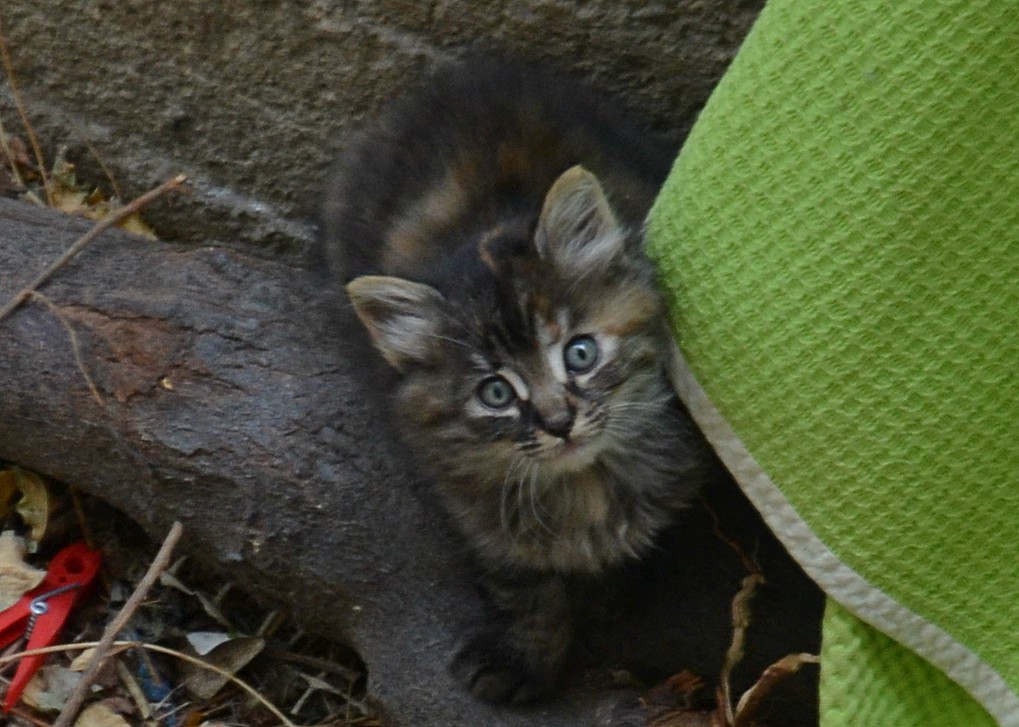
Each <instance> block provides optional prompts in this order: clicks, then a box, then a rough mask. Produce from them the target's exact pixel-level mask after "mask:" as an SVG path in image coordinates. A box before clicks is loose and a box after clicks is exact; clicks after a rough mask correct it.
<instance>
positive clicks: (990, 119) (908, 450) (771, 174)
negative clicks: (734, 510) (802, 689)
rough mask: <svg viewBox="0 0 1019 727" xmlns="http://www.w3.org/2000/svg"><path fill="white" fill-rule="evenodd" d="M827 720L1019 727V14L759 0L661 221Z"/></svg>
mask: <svg viewBox="0 0 1019 727" xmlns="http://www.w3.org/2000/svg"><path fill="white" fill-rule="evenodd" d="M650 236H651V237H650V245H651V251H652V254H653V255H654V256H655V257H656V258H657V259H658V260H659V263H660V268H661V271H662V276H663V279H664V283H665V286H666V288H667V292H668V295H669V297H670V304H671V305H672V309H673V312H674V324H675V331H676V337H677V340H678V342H679V344H680V348H681V350H682V352H683V356H682V357H681V358H680V359H679V361H678V363H677V366H676V370H675V373H676V381H677V386H678V387H679V388H680V389H681V393H682V395H683V397H684V398H685V399H686V401H687V403H688V404H689V406H690V407H691V410H692V411H693V413H694V415H695V417H696V418H697V419H698V420H699V422H700V423H701V425H702V426H703V427H704V429H705V430H706V432H707V434H708V436H709V438H710V439H711V440H712V443H713V444H714V445H715V447H716V449H717V450H718V451H719V453H720V455H721V456H722V457H723V459H724V460H725V461H726V463H727V465H728V466H729V467H730V469H731V470H732V471H733V472H734V474H735V475H736V477H737V479H739V481H740V483H741V484H742V486H743V487H744V489H745V490H746V492H747V494H748V495H749V496H750V497H751V499H752V500H753V501H754V502H755V504H756V505H757V507H758V508H759V509H760V510H761V512H762V514H763V515H764V516H765V518H766V520H767V521H768V523H769V525H770V526H771V527H772V528H773V529H774V530H775V532H776V533H777V534H778V536H779V537H780V538H782V540H783V541H784V542H785V544H786V546H787V547H788V548H789V550H790V552H792V553H793V555H794V556H795V557H796V558H797V559H798V560H799V561H800V563H801V564H802V565H803V566H804V568H805V569H806V570H807V571H808V573H809V574H810V575H811V576H812V577H813V578H814V579H815V580H816V581H817V582H818V583H819V584H821V586H822V587H823V588H824V589H825V590H826V592H827V593H828V595H829V597H830V600H829V607H828V609H827V611H826V615H825V622H824V645H823V648H822V655H821V656H822V667H821V680H822V684H821V708H822V725H825V727H831V726H833V725H854V726H855V725H875V726H881V727H884V726H885V725H890V726H892V727H901V726H906V725H916V726H917V727H920V726H921V725H922V726H923V727H931V726H937V725H945V726H946V727H947V726H951V727H970V726H979V725H991V724H994V723H998V724H1001V725H1009V726H1013V727H1014V726H1017V725H1019V696H1017V693H1019V374H1017V370H1019V6H1017V5H1016V3H1015V2H1013V1H1012V0H897V2H891V3H889V2H879V1H878V0H857V1H856V2H807V1H806V0H771V2H770V3H769V4H768V6H767V7H766V8H765V10H764V12H763V14H762V15H761V17H760V19H759V21H758V23H757V25H756V26H755V27H754V29H753V31H752V32H751V34H750V36H749V37H748V39H747V41H746V43H745V44H744V46H743V48H742V49H741V51H740V54H739V56H738V57H737V58H736V60H735V61H734V63H733V65H732V67H731V68H730V70H729V72H728V73H727V75H726V76H725V78H724V79H723V81H722V83H721V84H720V86H719V87H718V89H717V90H716V92H715V94H714V95H713V96H712V98H711V100H710V102H709V104H708V106H707V107H706V108H705V110H704V112H703V114H702V115H701V118H700V119H699V120H698V122H697V125H696V126H695V128H694V130H693V132H692V134H691V136H690V138H689V140H688V142H687V144H686V146H685V148H684V149H683V152H682V153H681V155H680V157H679V159H678V161H677V163H676V166H675V168H674V169H673V172H672V175H671V177H670V179H669V181H668V182H667V184H666V186H665V188H664V189H663V191H662V194H661V196H660V198H659V201H658V204H657V205H656V207H655V209H654V210H653V212H652V216H651V221H650Z"/></svg>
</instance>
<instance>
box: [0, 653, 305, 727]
mask: <svg viewBox="0 0 1019 727" xmlns="http://www.w3.org/2000/svg"><path fill="white" fill-rule="evenodd" d="M100 643H101V642H99V641H83V642H79V643H76V644H60V645H58V646H45V647H43V648H41V649H31V650H29V651H22V652H19V653H17V654H12V655H11V656H4V657H0V666H4V665H6V664H9V663H11V662H14V661H17V660H18V659H21V658H23V657H26V656H36V655H38V654H62V653H66V652H68V651H85V650H86V649H97V648H99V645H100ZM110 649H111V651H110V654H111V655H112V654H114V653H116V654H119V653H121V652H123V651H128V650H130V649H144V650H145V651H151V652H153V653H156V654H165V655H166V656H172V657H173V658H175V659H180V660H181V661H186V662H188V663H189V664H194V665H195V666H197V667H200V668H202V669H207V670H208V671H211V672H213V673H214V674H219V675H220V676H222V677H224V678H226V679H228V680H230V681H231V682H232V683H233V684H236V685H237V686H238V687H239V688H240V689H242V690H244V691H245V692H246V693H247V694H248V695H250V696H251V697H252V698H253V699H255V700H256V701H257V702H258V703H259V704H261V705H262V706H263V707H265V708H266V709H267V710H269V711H270V712H271V713H272V715H273V717H275V718H276V719H278V720H279V721H280V723H281V724H283V725H284V727H296V725H295V724H294V723H293V722H291V721H290V720H289V719H287V717H286V715H284V714H283V713H282V712H280V710H279V709H278V708H277V707H276V706H275V705H274V704H273V703H272V702H270V701H269V700H268V699H266V698H265V697H264V696H262V695H261V694H260V693H259V692H258V690H257V689H255V688H254V687H252V686H251V685H250V684H248V683H247V682H245V681H244V680H243V679H240V678H239V677H237V676H234V675H233V674H231V673H230V672H228V671H227V670H226V669H221V668H220V667H218V666H216V665H215V664H210V663H209V662H207V661H202V660H201V659H199V658H197V657H194V656H191V655H190V654H185V653H183V652H181V651H177V650H176V649H170V648H168V647H166V646H158V645H156V644H147V643H145V642H143V641H114V642H113V643H112V644H110ZM83 679H84V677H83ZM53 727H56V723H55V722H54V723H53Z"/></svg>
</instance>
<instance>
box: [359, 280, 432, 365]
mask: <svg viewBox="0 0 1019 727" xmlns="http://www.w3.org/2000/svg"><path fill="white" fill-rule="evenodd" d="M347 295H349V296H350V302H351V303H353V305H354V311H355V312H356V313H357V317H358V318H360V319H361V322H362V323H364V327H365V328H367V329H368V333H369V334H370V335H371V338H372V342H373V343H374V344H375V347H376V348H377V349H378V350H379V351H380V352H381V353H382V355H383V357H384V358H385V359H386V361H388V362H389V365H390V366H392V367H393V368H395V369H396V370H397V371H405V370H406V369H407V366H408V365H410V364H415V363H417V364H420V363H423V362H425V361H428V360H430V359H432V358H434V357H435V356H436V355H438V350H437V349H438V347H437V345H436V343H437V341H438V335H439V330H440V328H441V324H442V309H441V306H442V301H443V298H442V294H441V293H439V291H437V290H436V289H435V288H433V287H431V286H429V285H424V284H423V283H414V282H411V281H410V280H404V279H402V278H392V277H388V276H384V275H364V276H361V277H360V278H354V279H353V280H351V281H350V282H349V283H347Z"/></svg>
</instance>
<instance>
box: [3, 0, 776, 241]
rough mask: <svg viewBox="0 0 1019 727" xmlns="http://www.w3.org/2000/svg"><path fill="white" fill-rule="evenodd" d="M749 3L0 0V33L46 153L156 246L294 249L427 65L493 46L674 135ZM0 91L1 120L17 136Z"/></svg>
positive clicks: (734, 43)
mask: <svg viewBox="0 0 1019 727" xmlns="http://www.w3.org/2000/svg"><path fill="white" fill-rule="evenodd" d="M761 4H762V0H671V1H669V2H653V1H648V0H586V1H585V0H524V1H523V2H514V1H512V0H374V1H373V0H297V1H294V2H284V1H282V0H257V1H256V0H223V1H222V2H210V1H208V0H176V1H175V2H163V1H157V0H70V1H69V0H3V2H2V3H0V13H2V16H0V17H2V21H3V32H4V35H5V37H6V40H7V45H8V48H9V50H10V53H11V56H12V57H13V61H14V66H15V69H16V78H17V80H18V82H19V83H20V86H21V89H22V92H23V95H24V98H25V101H26V104H27V106H28V110H29V113H30V116H31V119H32V121H33V124H34V125H35V126H36V128H37V130H38V131H39V132H40V136H41V137H42V138H43V140H44V143H45V145H46V148H47V150H48V152H49V153H50V154H51V155H52V153H53V151H54V150H55V149H56V148H57V147H58V146H59V145H67V146H68V147H69V148H70V154H71V157H72V158H73V159H76V160H78V161H79V168H80V170H81V171H82V172H83V173H85V174H88V175H89V176H90V177H91V178H92V179H94V180H95V181H96V182H102V180H103V175H102V173H101V172H100V171H99V170H98V168H97V165H96V164H95V163H94V162H93V161H91V158H90V154H89V153H88V151H87V149H86V145H85V144H84V142H83V139H84V138H87V139H89V140H90V142H91V143H92V145H93V146H94V147H95V148H96V149H97V150H98V152H99V154H100V155H101V157H102V159H103V160H104V162H105V163H106V165H107V166H108V167H110V168H111V169H112V171H113V173H114V175H115V177H116V178H117V180H118V181H119V182H120V184H121V186H122V187H124V190H125V191H124V195H125V196H126V197H132V196H134V195H136V194H138V193H140V192H141V191H144V190H145V189H146V188H148V187H150V186H153V185H155V184H156V183H157V182H159V181H161V180H162V179H164V178H166V177H168V176H170V175H172V174H174V173H177V172H181V171H182V172H184V173H186V174H188V175H189V176H190V177H191V180H192V182H193V188H194V192H193V194H191V195H190V196H188V197H178V198H177V199H176V200H175V201H174V202H173V203H163V204H162V205H161V206H159V207H157V208H155V209H152V210H151V211H150V212H149V213H148V215H147V216H148V217H149V219H150V220H151V221H152V222H153V223H154V224H155V225H156V226H157V229H158V231H159V232H160V233H161V235H162V236H164V237H168V238H179V239H184V240H189V241H199V240H220V241H227V242H236V241H239V242H250V243H257V244H261V245H264V246H267V247H270V248H272V249H275V250H278V251H286V250H289V251H297V250H299V249H300V248H302V247H303V244H304V243H305V242H306V241H307V240H309V239H310V237H311V234H312V228H311V219H312V217H313V215H314V210H315V208H316V206H317V204H318V198H319V189H320V188H321V186H322V179H323V176H324V174H325V173H326V170H327V168H328V165H329V162H330V160H331V159H332V158H333V156H334V154H335V151H336V150H337V149H338V148H339V145H340V144H341V143H342V140H343V137H344V132H345V131H347V130H349V129H350V128H352V126H354V125H356V124H358V123H359V122H362V120H365V119H367V118H370V115H371V113H372V112H373V111H374V110H375V109H376V108H378V106H379V105H380V104H382V103H383V102H384V101H385V100H386V99H388V98H390V97H392V96H393V95H394V94H395V93H397V92H398V90H399V89H400V88H401V87H403V86H404V85H405V84H407V83H409V82H411V81H412V80H413V79H414V78H415V77H417V76H418V75H420V73H421V72H423V71H424V70H425V69H426V68H427V67H428V66H430V65H431V64H433V63H435V62H436V61H439V60H441V59H444V58H447V57H452V56H454V55H455V54H456V53H457V51H458V50H460V49H463V48H466V47H473V46H482V47H489V46H490V47H497V48H501V49H508V50H510V51H513V52H517V53H521V54H524V55H526V56H528V57H531V58H538V59H543V60H548V61H549V62H550V63H553V64H555V65H557V66H561V67H565V68H568V69H571V70H575V71H579V72H581V73H582V74H584V75H586V76H588V77H590V78H592V79H594V81H595V82H596V83H597V84H598V85H600V86H602V87H603V88H605V89H606V90H609V91H610V92H613V93H615V94H617V95H619V96H620V97H622V98H623V99H624V100H625V101H626V102H627V103H628V104H629V105H630V106H632V107H633V108H634V109H636V110H637V111H638V112H639V113H643V114H644V115H645V116H646V117H647V118H648V119H649V120H650V121H652V122H653V123H654V124H655V125H656V126H657V127H659V128H661V129H663V130H666V131H668V132H670V133H673V134H678V133H679V132H680V131H681V130H682V129H683V128H684V127H685V126H686V124H687V122H688V121H689V119H691V118H692V116H693V114H695V113H696V110H697V109H699V108H700V106H701V105H702V104H703V102H704V100H705V99H706V98H707V95H708V93H709V92H710V90H711V88H712V87H713V85H714V83H715V82H716V81H717V79H718V78H719V77H720V76H721V74H722V72H723V71H724V69H725V67H726V65H727V64H728V62H729V60H730V59H731V58H732V56H733V54H734V53H735V51H736V49H737V47H738V45H739V43H740V41H741V40H742V38H743V37H744V35H745V33H746V32H747V30H748V29H749V27H750V24H751V23H752V22H753V19H754V17H756V14H757V11H758V10H759V6H760V5H761ZM10 98H11V97H10V93H9V89H8V87H7V85H6V84H0V114H2V118H3V120H4V124H5V126H6V128H7V129H8V131H9V132H10V131H13V132H18V131H19V124H18V122H17V117H16V115H15V114H14V112H13V109H12V106H11V103H10Z"/></svg>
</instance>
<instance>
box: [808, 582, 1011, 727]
mask: <svg viewBox="0 0 1019 727" xmlns="http://www.w3.org/2000/svg"><path fill="white" fill-rule="evenodd" d="M824 637H825V638H824V644H823V646H822V649H821V661H822V663H823V664H826V665H827V666H826V667H825V668H826V670H827V671H826V672H825V676H826V677H828V676H829V675H828V673H827V672H828V671H832V670H836V669H837V672H836V673H834V674H831V675H830V677H829V678H826V679H823V680H822V682H821V703H822V704H823V705H824V706H825V719H824V724H825V727H860V726H861V725H880V726H885V725H887V727H991V725H993V724H994V720H993V719H991V716H990V715H989V714H987V712H986V711H985V710H984V709H983V708H982V707H981V706H980V705H979V704H977V703H976V702H975V701H974V700H972V699H970V698H969V697H968V695H967V694H966V692H964V691H963V690H962V687H960V686H958V685H957V684H956V683H955V682H953V681H951V680H950V679H949V678H948V677H946V676H945V675H944V674H942V673H941V672H940V671H938V670H937V669H934V668H932V667H931V666H930V665H928V664H927V662H925V661H923V660H922V659H921V658H920V657H918V656H916V655H915V654H913V653H912V652H911V651H906V650H904V649H902V648H901V647H900V646H898V644H897V643H896V642H895V641H893V640H892V639H891V638H889V637H888V636H885V635H884V634H882V633H881V632H880V631H877V630H875V629H873V628H871V627H870V626H868V625H867V624H865V623H863V622H862V621H860V620H859V619H858V618H856V617H855V616H853V615H852V614H851V613H849V612H848V611H846V610H845V609H843V608H842V607H841V606H839V605H838V604H837V603H835V602H834V601H829V602H828V607H827V609H826V611H825V615H824ZM864 656H865V657H866V658H863V657H864ZM861 687H862V688H865V689H866V690H867V691H866V692H863V691H861ZM871 695H880V697H879V698H871ZM931 695H935V696H936V698H934V699H932V698H931Z"/></svg>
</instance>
